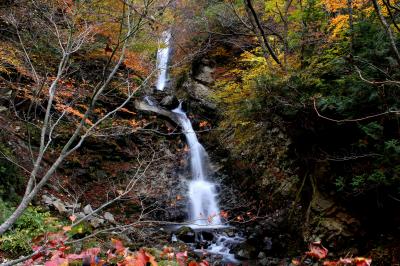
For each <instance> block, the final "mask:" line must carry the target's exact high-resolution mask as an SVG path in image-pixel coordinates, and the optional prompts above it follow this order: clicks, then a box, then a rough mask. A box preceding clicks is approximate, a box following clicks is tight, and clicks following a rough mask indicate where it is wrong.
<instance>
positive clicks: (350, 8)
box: [347, 0, 354, 53]
mask: <svg viewBox="0 0 400 266" xmlns="http://www.w3.org/2000/svg"><path fill="white" fill-rule="evenodd" d="M347 8H348V13H349V28H350V53H353V48H354V28H353V0H347Z"/></svg>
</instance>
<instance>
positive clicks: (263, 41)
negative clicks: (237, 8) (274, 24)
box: [245, 0, 284, 69]
mask: <svg viewBox="0 0 400 266" xmlns="http://www.w3.org/2000/svg"><path fill="white" fill-rule="evenodd" d="M245 3H246V6H247V7H248V9H249V11H250V14H251V16H252V17H253V19H254V22H255V24H256V25H255V26H256V27H257V29H258V32H259V33H260V35H261V36H260V37H261V39H262V44H263V45H264V46H265V48H266V49H267V50H268V52H269V54H270V55H271V57H272V59H273V60H274V61H275V62H276V63H277V64H278V65H279V66H280V67H281V68H282V69H284V66H283V65H282V63H281V61H280V60H279V58H278V57H277V56H276V54H275V52H274V51H273V50H272V47H271V45H270V44H269V42H268V39H267V36H266V34H265V32H264V29H263V27H262V25H261V23H260V20H259V19H258V16H257V13H256V11H255V10H254V7H253V5H252V3H251V0H245Z"/></svg>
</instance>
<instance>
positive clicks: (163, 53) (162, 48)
mask: <svg viewBox="0 0 400 266" xmlns="http://www.w3.org/2000/svg"><path fill="white" fill-rule="evenodd" d="M170 39H171V31H170V30H167V31H164V32H163V33H162V38H161V40H160V42H159V48H158V51H157V71H158V79H157V85H156V87H157V90H160V91H162V90H164V88H165V84H166V82H167V74H168V57H169V41H170Z"/></svg>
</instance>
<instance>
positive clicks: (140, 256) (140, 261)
mask: <svg viewBox="0 0 400 266" xmlns="http://www.w3.org/2000/svg"><path fill="white" fill-rule="evenodd" d="M148 262H150V264H151V265H152V266H157V265H158V264H157V262H156V261H155V258H154V257H153V256H152V255H151V254H149V253H147V252H145V251H144V250H143V249H140V250H139V251H138V252H137V257H136V260H135V263H134V264H126V265H132V266H146V265H147V263H148Z"/></svg>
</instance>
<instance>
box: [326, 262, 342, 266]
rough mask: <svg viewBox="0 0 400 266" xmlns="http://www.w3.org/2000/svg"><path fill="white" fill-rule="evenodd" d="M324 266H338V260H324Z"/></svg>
mask: <svg viewBox="0 0 400 266" xmlns="http://www.w3.org/2000/svg"><path fill="white" fill-rule="evenodd" d="M323 265H324V266H337V265H338V262H337V261H324V264H323Z"/></svg>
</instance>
